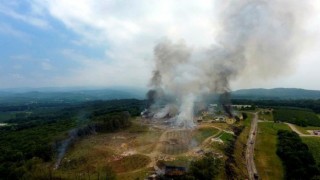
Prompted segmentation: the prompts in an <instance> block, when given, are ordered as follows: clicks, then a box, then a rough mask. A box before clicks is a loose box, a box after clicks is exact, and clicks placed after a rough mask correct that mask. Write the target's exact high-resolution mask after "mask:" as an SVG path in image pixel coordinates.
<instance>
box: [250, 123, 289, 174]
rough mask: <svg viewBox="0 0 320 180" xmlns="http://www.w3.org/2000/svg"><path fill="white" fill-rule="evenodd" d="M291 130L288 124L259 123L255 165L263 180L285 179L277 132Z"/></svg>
mask: <svg viewBox="0 0 320 180" xmlns="http://www.w3.org/2000/svg"><path fill="white" fill-rule="evenodd" d="M280 129H284V130H291V129H290V128H289V127H288V126H287V125H286V124H283V123H273V122H259V123H258V134H257V139H256V145H255V164H256V167H257V170H258V173H259V176H260V178H261V179H270V180H273V179H283V178H284V168H283V165H282V162H281V160H280V158H279V157H278V155H277V154H276V150H277V132H278V130H280Z"/></svg>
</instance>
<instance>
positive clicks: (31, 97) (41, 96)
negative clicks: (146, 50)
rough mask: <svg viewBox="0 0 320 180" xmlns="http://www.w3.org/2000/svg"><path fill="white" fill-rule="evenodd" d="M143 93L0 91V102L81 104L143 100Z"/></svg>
mask: <svg viewBox="0 0 320 180" xmlns="http://www.w3.org/2000/svg"><path fill="white" fill-rule="evenodd" d="M144 97H145V96H144V92H142V91H139V90H133V89H99V90H70V89H69V90H61V89H60V90H57V89H53V90H52V91H50V90H48V89H47V90H45V91H43V90H42V89H41V90H38V89H36V90H34V89H33V90H32V91H27V90H24V91H19V90H13V91H8V90H2V91H1V90H0V102H3V103H5V102H12V103H13V102H15V103H30V102H32V103H35V102H36V103H41V102H51V103H52V102H56V103H68V102H70V103H71V102H83V101H92V100H111V99H143V98H144Z"/></svg>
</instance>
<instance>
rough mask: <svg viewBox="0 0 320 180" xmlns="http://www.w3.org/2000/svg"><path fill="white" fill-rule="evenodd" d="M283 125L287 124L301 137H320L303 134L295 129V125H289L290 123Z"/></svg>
mask: <svg viewBox="0 0 320 180" xmlns="http://www.w3.org/2000/svg"><path fill="white" fill-rule="evenodd" d="M285 124H287V125H288V126H289V127H290V128H291V130H292V131H294V132H296V133H297V134H299V136H301V137H320V136H317V135H314V134H303V133H301V132H300V131H299V130H298V129H297V128H296V127H295V125H293V124H290V123H285Z"/></svg>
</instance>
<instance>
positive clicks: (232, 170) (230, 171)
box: [225, 126, 244, 180]
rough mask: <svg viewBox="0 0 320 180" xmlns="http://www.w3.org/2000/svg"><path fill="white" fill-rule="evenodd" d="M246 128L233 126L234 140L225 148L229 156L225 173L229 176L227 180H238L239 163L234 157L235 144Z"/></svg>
mask: <svg viewBox="0 0 320 180" xmlns="http://www.w3.org/2000/svg"><path fill="white" fill-rule="evenodd" d="M243 129H244V126H233V132H234V135H235V136H234V138H233V139H231V140H229V141H228V142H227V146H226V147H225V154H226V156H227V160H226V161H225V171H226V175H227V179H230V180H231V179H237V178H238V172H237V163H236V161H235V157H234V151H235V144H236V141H237V139H238V137H239V135H240V134H241V132H242V131H243Z"/></svg>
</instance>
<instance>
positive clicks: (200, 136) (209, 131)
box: [194, 127, 219, 144]
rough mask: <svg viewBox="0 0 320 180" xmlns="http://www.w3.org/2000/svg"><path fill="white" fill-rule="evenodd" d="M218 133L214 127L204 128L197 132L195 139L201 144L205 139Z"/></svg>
mask: <svg viewBox="0 0 320 180" xmlns="http://www.w3.org/2000/svg"><path fill="white" fill-rule="evenodd" d="M218 132H219V130H218V129H216V128H213V127H202V128H199V129H198V130H197V131H196V134H195V135H194V139H195V140H196V141H197V142H198V143H199V144H200V143H202V142H203V141H204V140H205V139H207V138H208V137H210V136H213V135H215V134H217V133H218Z"/></svg>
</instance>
